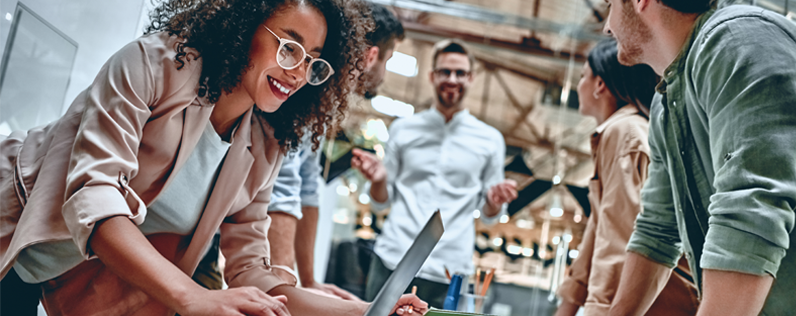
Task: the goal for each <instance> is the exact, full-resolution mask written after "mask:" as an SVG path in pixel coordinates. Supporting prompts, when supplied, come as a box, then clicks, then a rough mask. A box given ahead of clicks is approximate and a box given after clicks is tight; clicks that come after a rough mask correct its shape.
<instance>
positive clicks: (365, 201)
mask: <svg viewBox="0 0 796 316" xmlns="http://www.w3.org/2000/svg"><path fill="white" fill-rule="evenodd" d="M359 203H362V204H368V203H370V196H368V195H367V194H366V193H362V194H360V195H359Z"/></svg>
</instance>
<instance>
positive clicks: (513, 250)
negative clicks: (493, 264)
mask: <svg viewBox="0 0 796 316" xmlns="http://www.w3.org/2000/svg"><path fill="white" fill-rule="evenodd" d="M506 252H508V253H510V254H512V255H518V254H520V253H522V247H520V246H515V245H511V246H508V247H506Z"/></svg>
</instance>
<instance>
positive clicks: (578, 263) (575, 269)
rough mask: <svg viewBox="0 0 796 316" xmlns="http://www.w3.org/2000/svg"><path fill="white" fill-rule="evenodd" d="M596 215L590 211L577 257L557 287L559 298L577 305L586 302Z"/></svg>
mask: <svg viewBox="0 0 796 316" xmlns="http://www.w3.org/2000/svg"><path fill="white" fill-rule="evenodd" d="M597 217H598V216H597V212H594V211H592V212H591V216H589V221H588V222H587V223H586V230H585V231H584V232H583V239H582V240H581V242H580V246H578V252H579V253H578V257H577V258H575V260H574V261H572V265H571V266H570V267H569V270H568V271H567V277H566V279H564V282H562V283H561V285H560V286H559V288H558V296H560V297H561V299H563V300H564V301H566V302H569V303H572V304H575V305H578V306H583V304H585V303H586V296H588V294H589V292H588V286H589V271H590V270H591V260H592V255H593V253H594V234H595V230H596V229H595V227H596V226H597Z"/></svg>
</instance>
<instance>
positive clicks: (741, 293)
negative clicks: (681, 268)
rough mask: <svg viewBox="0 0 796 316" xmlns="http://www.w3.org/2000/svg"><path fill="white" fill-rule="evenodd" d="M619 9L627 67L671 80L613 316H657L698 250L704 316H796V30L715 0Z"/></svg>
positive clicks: (660, 0) (611, 20)
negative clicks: (673, 278) (661, 298)
mask: <svg viewBox="0 0 796 316" xmlns="http://www.w3.org/2000/svg"><path fill="white" fill-rule="evenodd" d="M607 2H608V3H609V5H610V14H609V16H608V18H607V22H606V25H605V32H606V33H608V34H610V35H612V36H613V37H614V38H616V40H617V43H618V45H617V46H618V58H619V61H620V62H622V63H623V64H626V65H633V64H647V65H650V66H651V67H652V69H653V70H655V72H656V73H658V74H659V75H661V76H662V77H663V80H662V81H661V83H660V85H659V86H658V92H659V93H660V95H659V98H660V102H658V103H654V104H653V105H652V108H651V113H650V131H649V132H650V134H649V145H650V160H651V162H650V165H649V178H648V179H647V182H646V184H645V186H644V188H643V190H642V192H641V200H642V208H643V211H642V212H641V213H639V215H638V217H637V219H636V225H635V230H634V232H633V234H632V236H631V238H630V241H629V243H628V247H627V250H628V251H629V254H628V256H627V261H626V263H625V264H624V267H623V271H622V276H621V278H620V285H619V288H618V290H617V293H616V296H615V298H614V300H613V303H612V306H611V312H610V314H611V315H641V314H644V313H645V312H646V311H647V310H648V309H649V307H650V305H651V304H652V302H653V301H654V300H655V298H656V296H657V295H658V293H660V290H661V288H662V287H663V286H664V285H665V284H666V280H667V279H668V278H669V276H670V274H671V271H672V268H673V267H674V266H675V265H676V263H677V260H678V258H679V257H680V256H681V254H682V253H683V252H685V256H686V258H687V259H688V261H689V265H690V267H691V273H692V274H693V276H694V282H695V284H696V285H697V288H698V289H699V292H700V298H701V302H700V307H699V311H698V315H723V316H724V315H758V314H760V315H793V313H794V311H796V300H794V298H795V297H796V296H794V293H796V250H794V245H796V234H794V232H793V229H794V222H795V217H796V216H795V214H794V210H795V209H796V137H794V135H796V24H794V23H793V22H791V21H788V20H787V19H785V18H784V17H782V16H781V15H779V14H777V13H774V12H771V11H768V10H764V9H761V8H758V7H751V6H744V5H730V6H725V7H722V8H720V9H713V8H712V5H713V1H708V0H609V1H607ZM775 278H776V279H775Z"/></svg>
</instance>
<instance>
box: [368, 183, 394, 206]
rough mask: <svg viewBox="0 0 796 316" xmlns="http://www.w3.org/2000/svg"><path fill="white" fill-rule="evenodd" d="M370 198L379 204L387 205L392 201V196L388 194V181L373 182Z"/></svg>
mask: <svg viewBox="0 0 796 316" xmlns="http://www.w3.org/2000/svg"><path fill="white" fill-rule="evenodd" d="M370 197H371V198H372V199H373V200H374V201H376V202H378V203H386V202H387V200H388V199H390V194H389V193H388V192H387V181H386V180H384V181H379V182H372V183H371V185H370Z"/></svg>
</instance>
